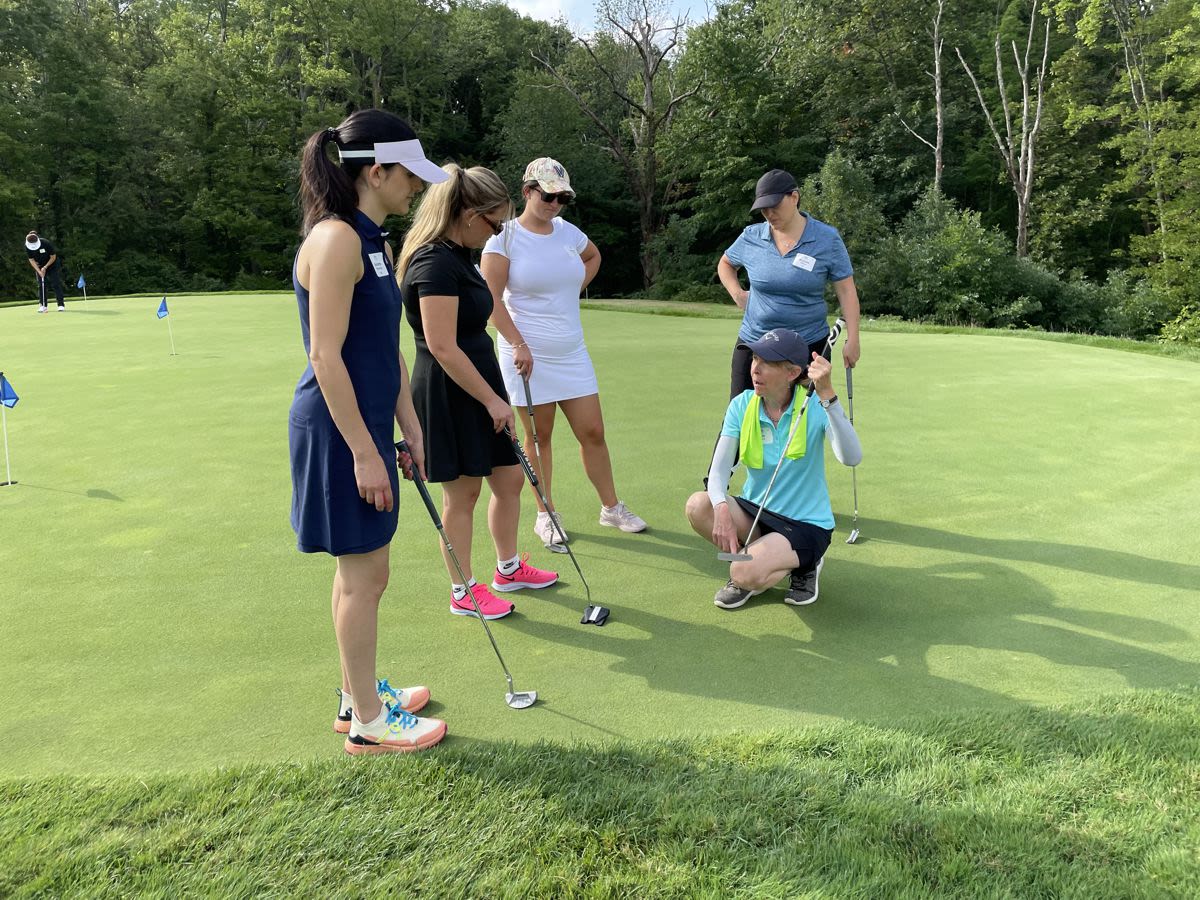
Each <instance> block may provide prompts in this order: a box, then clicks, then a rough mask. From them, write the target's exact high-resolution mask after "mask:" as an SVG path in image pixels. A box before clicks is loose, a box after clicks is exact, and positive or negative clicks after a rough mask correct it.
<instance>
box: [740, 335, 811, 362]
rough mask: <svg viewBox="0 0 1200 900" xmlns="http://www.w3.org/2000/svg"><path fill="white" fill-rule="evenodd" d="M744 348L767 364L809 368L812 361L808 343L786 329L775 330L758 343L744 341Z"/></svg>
mask: <svg viewBox="0 0 1200 900" xmlns="http://www.w3.org/2000/svg"><path fill="white" fill-rule="evenodd" d="M742 346H743V347H746V348H747V349H749V350H750V352H751V353H753V354H754V355H755V356H757V357H758V358H759V359H763V360H766V361H767V362H789V363H791V364H792V365H795V366H804V367H805V368H807V367H808V364H809V362H810V361H811V360H812V354H811V353H810V352H809V349H808V341H806V340H805V339H804V338H802V337H800V335H798V334H796V332H794V331H788V330H787V329H786V328H773V329H771V330H770V331H768V332H767V333H766V334H764V335H763V336H762V337H760V338H759V339H758V340H757V341H742Z"/></svg>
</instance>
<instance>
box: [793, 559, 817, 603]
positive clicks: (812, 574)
mask: <svg viewBox="0 0 1200 900" xmlns="http://www.w3.org/2000/svg"><path fill="white" fill-rule="evenodd" d="M824 565H825V557H824V556H822V557H821V558H820V559H819V560H817V567H816V568H815V569H811V570H809V571H808V572H805V573H804V574H803V575H797V574H796V573H795V572H794V571H793V572H792V581H791V584H790V585H788V589H787V593H786V594H784V595H783V602H784V603H790V604H791V605H792V606H808V604H810V603H816V602H817V591H818V586H817V582H818V580H819V579H820V577H821V568H822V567H823V566H824Z"/></svg>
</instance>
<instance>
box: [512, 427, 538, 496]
mask: <svg viewBox="0 0 1200 900" xmlns="http://www.w3.org/2000/svg"><path fill="white" fill-rule="evenodd" d="M504 433H505V434H507V435H508V439H509V441H510V442H511V443H512V448H513V452H514V453H516V454H517V462H519V463H520V464H521V468H522V469H524V470H525V477H526V478H528V479H529V483H530V484H531V485H533V486H534V487H537V486H538V477H537V473H536V472H534V471H533V466H531V465H530V464H529V457H528V456H526V455H525V448H523V447H522V446H521V442H520V441H518V440H517V439H516V438H515V437H513V433H512V432H511V431H509V430H508V429H507V428H506V429H504Z"/></svg>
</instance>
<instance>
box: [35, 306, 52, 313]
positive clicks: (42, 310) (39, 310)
mask: <svg viewBox="0 0 1200 900" xmlns="http://www.w3.org/2000/svg"><path fill="white" fill-rule="evenodd" d="M49 311H50V310H48V309H46V307H44V306H39V307H38V312H39V313H44V312H49Z"/></svg>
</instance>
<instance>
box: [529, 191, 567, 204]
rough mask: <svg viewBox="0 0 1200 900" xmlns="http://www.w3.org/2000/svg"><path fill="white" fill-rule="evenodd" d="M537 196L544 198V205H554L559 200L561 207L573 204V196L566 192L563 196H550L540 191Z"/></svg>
mask: <svg viewBox="0 0 1200 900" xmlns="http://www.w3.org/2000/svg"><path fill="white" fill-rule="evenodd" d="M537 194H538V195H539V196H540V197H541V198H542V202H543V203H553V202H555V201H556V200H557V201H558V205H559V206H566V205H568V204H569V203H570V202H571V195H570V194H568V193H566V192H565V191H564V192H563V193H561V194H548V193H546V192H545V191H543V190H541V189H539V190H538V191H537Z"/></svg>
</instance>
